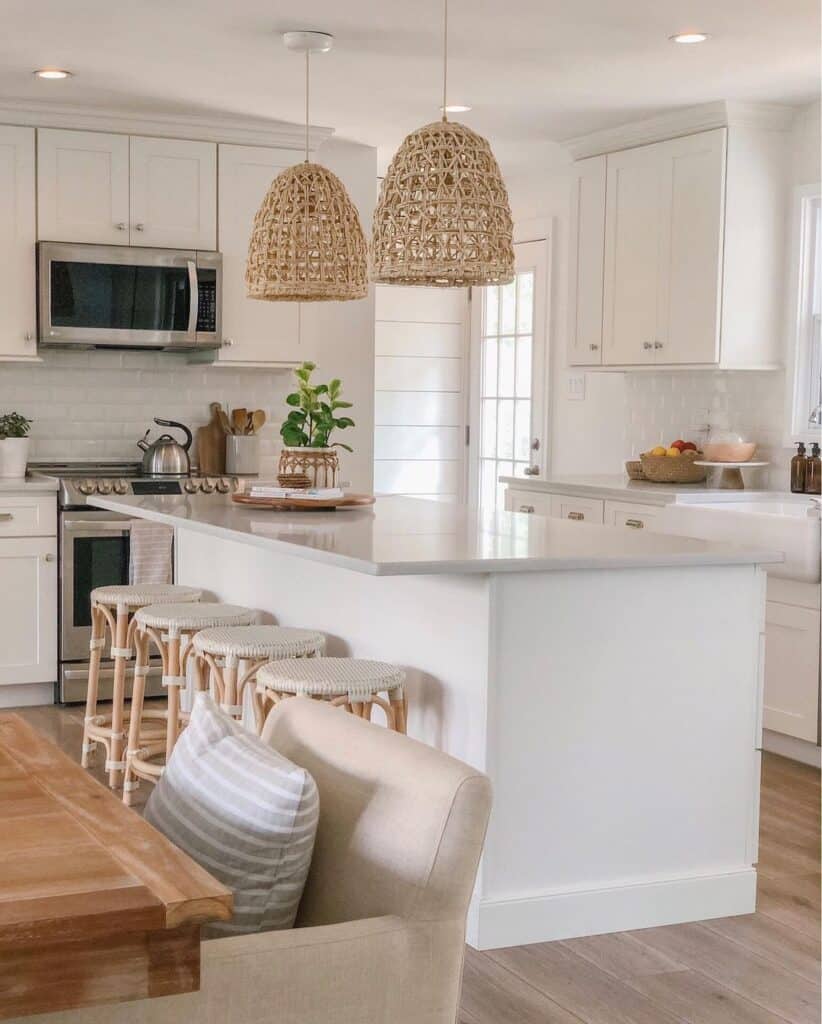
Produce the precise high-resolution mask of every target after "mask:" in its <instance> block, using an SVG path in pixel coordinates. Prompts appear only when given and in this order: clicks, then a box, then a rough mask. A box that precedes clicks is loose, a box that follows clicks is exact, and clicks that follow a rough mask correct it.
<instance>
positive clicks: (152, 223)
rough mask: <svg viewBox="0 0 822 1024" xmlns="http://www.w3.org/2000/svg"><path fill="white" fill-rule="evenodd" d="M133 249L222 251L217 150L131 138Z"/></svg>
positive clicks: (197, 144)
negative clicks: (152, 247)
mask: <svg viewBox="0 0 822 1024" xmlns="http://www.w3.org/2000/svg"><path fill="white" fill-rule="evenodd" d="M131 244H132V245H147V246H155V247H157V248H161V249H216V248H217V146H216V144H215V143H213V142H192V141H190V140H186V139H155V138H146V137H142V136H132V138H131Z"/></svg>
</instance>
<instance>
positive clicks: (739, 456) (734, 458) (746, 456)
mask: <svg viewBox="0 0 822 1024" xmlns="http://www.w3.org/2000/svg"><path fill="white" fill-rule="evenodd" d="M702 451H703V452H704V453H705V460H706V461H707V462H748V461H749V460H750V459H751V458H753V453H754V452H755V451H756V445H755V444H753V443H752V442H750V441H721V442H717V443H715V444H711V443H710V442H706V443H705V444H703V445H702Z"/></svg>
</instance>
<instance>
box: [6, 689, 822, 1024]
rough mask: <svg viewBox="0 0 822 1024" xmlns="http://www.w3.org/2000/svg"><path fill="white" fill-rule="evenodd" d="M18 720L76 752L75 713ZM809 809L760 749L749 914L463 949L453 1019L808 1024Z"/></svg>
mask: <svg viewBox="0 0 822 1024" xmlns="http://www.w3.org/2000/svg"><path fill="white" fill-rule="evenodd" d="M21 714H22V715H23V716H24V717H25V718H26V719H28V721H30V722H31V723H32V724H33V725H34V726H35V727H36V728H38V729H40V730H41V731H42V732H44V733H45V734H46V735H48V736H50V737H51V738H52V739H53V740H54V741H55V742H56V743H57V744H58V745H59V746H61V747H62V748H63V749H64V750H66V751H67V752H68V753H70V754H72V755H73V756H75V757H77V756H79V750H80V737H81V734H82V723H83V709H82V708H79V707H77V708H68V709H64V708H31V709H25V710H23V711H22V712H21ZM97 771H98V777H99V778H101V779H102V777H103V776H102V772H100V771H99V769H98V770H97ZM819 807H820V784H819V772H818V771H815V770H814V769H812V768H808V767H805V766H804V765H800V764H796V763H794V762H792V761H787V760H785V759H784V758H780V757H776V756H775V755H772V754H765V755H764V757H763V772H762V808H761V818H760V820H761V831H760V836H761V839H760V859H759V898H758V907H757V911H756V913H755V914H751V915H749V916H746V917H731V918H724V919H720V920H713V921H704V922H700V923H698V924H684V925H671V926H669V927H667V928H648V929H644V930H642V931H635V932H621V933H618V934H614V935H599V936H595V937H593V938H587V939H573V940H569V941H565V942H546V943H538V944H535V945H532V946H519V947H516V948H513V949H497V950H493V951H492V952H489V953H478V952H476V951H475V950H472V949H468V950H467V955H466V964H465V982H464V986H463V999H462V1008H461V1012H460V1024H785V1022H788V1024H820V1020H821V1019H822V1018H821V1017H820V989H819V976H820V963H819V961H820V940H819V935H820V877H819V871H820V846H819V836H820V831H819V830H820V814H819Z"/></svg>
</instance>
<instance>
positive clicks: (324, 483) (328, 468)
mask: <svg viewBox="0 0 822 1024" xmlns="http://www.w3.org/2000/svg"><path fill="white" fill-rule="evenodd" d="M295 473H299V474H300V475H304V476H307V477H308V479H309V486H310V487H337V480H338V478H339V473H340V457H339V455H338V454H337V449H336V448H290V447H288V446H285V447H284V448H283V450H282V451H281V452H280V464H279V466H278V468H277V478H278V479H279V478H280V477H281V476H291V475H292V474H295Z"/></svg>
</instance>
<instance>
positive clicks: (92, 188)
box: [37, 128, 130, 245]
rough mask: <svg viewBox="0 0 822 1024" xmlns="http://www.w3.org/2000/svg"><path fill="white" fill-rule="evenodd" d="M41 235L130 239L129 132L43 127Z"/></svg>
mask: <svg viewBox="0 0 822 1024" xmlns="http://www.w3.org/2000/svg"><path fill="white" fill-rule="evenodd" d="M37 147H38V153H37V155H38V166H37V210H38V238H41V239H43V240H45V241H49V242H94V243H97V244H100V245H127V244H128V240H129V219H130V218H129V204H128V136H127V135H108V134H105V133H103V132H74V131H60V130H56V129H52V128H42V129H40V130H39V131H38V133H37Z"/></svg>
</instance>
